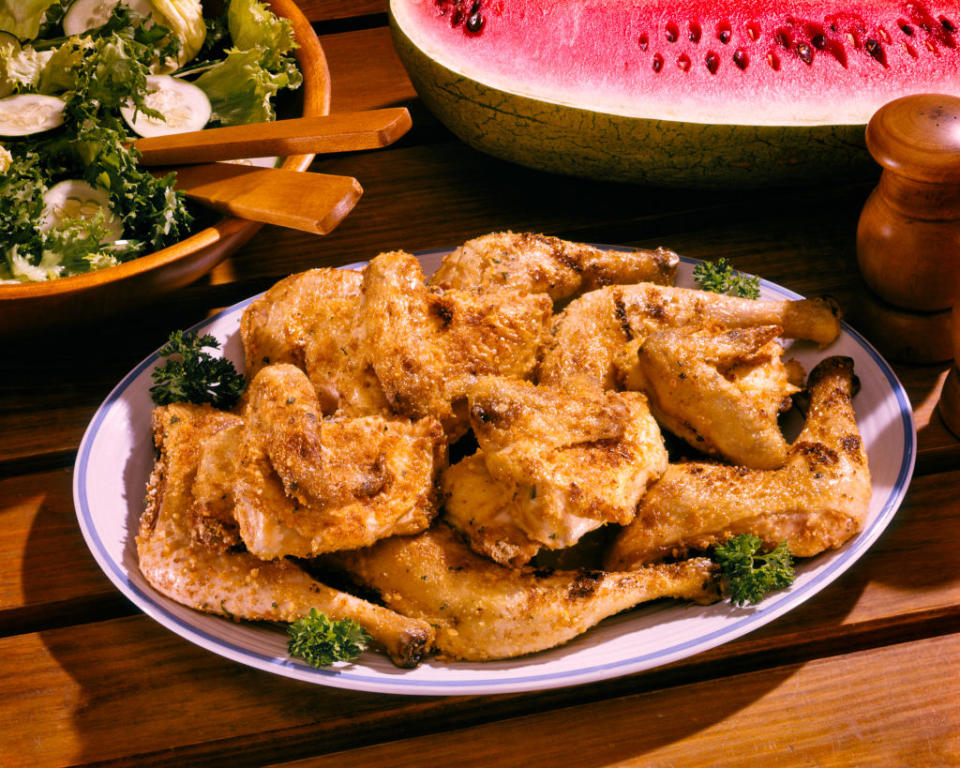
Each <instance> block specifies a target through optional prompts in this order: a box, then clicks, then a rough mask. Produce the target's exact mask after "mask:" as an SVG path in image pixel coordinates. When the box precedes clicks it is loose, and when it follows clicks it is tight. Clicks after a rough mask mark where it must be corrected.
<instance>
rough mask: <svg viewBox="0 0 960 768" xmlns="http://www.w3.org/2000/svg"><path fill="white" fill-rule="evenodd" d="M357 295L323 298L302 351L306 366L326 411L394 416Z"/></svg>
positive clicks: (344, 413) (349, 416)
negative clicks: (321, 307)
mask: <svg viewBox="0 0 960 768" xmlns="http://www.w3.org/2000/svg"><path fill="white" fill-rule="evenodd" d="M376 352H377V348H376V344H367V341H366V334H365V333H364V325H363V314H362V312H361V308H360V299H359V296H358V297H356V298H350V299H338V300H330V301H327V302H325V304H324V306H323V314H322V315H321V316H319V317H317V318H315V321H314V324H313V326H312V327H311V329H310V335H309V337H308V339H307V343H306V350H305V354H304V365H303V368H304V370H306V372H307V375H308V376H309V377H310V383H311V384H313V387H314V389H315V390H316V391H317V397H318V398H319V400H320V405H321V407H322V409H323V412H324V414H333V413H336V414H337V415H338V416H342V417H345V418H352V417H356V416H383V417H390V416H391V415H392V414H393V411H392V410H391V408H390V403H389V402H388V401H387V397H386V395H384V393H383V388H382V387H381V386H380V382H379V381H378V380H377V375H376V374H375V373H374V371H373V364H372V362H371V355H375V354H376Z"/></svg>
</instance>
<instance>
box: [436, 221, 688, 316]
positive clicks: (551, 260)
mask: <svg viewBox="0 0 960 768" xmlns="http://www.w3.org/2000/svg"><path fill="white" fill-rule="evenodd" d="M679 263H680V258H679V257H678V256H677V254H675V253H674V252H673V251H668V250H666V249H664V248H657V249H656V250H653V251H649V250H639V249H638V250H634V251H632V252H630V251H608V250H601V249H599V248H594V247H593V246H590V245H584V244H583V243H572V242H570V241H568V240H561V239H560V238H558V237H548V236H546V235H537V234H533V233H529V232H522V233H515V232H495V233H492V234H489V235H483V236H482V237H476V238H474V239H473V240H468V241H467V242H466V243H464V244H463V245H461V246H460V247H459V248H457V249H456V250H455V251H452V252H451V253H448V254H447V255H446V256H444V258H443V261H442V263H441V264H440V267H439V268H438V269H437V271H436V272H435V273H434V274H433V276H432V277H431V278H430V281H429V282H430V285H435V286H437V287H439V288H443V289H450V288H457V289H459V290H465V291H479V292H484V291H488V290H491V289H496V288H510V289H513V290H517V291H520V292H522V293H546V294H548V295H549V296H550V298H552V299H553V300H555V301H557V300H560V299H568V298H570V297H571V296H575V295H577V294H579V293H582V292H583V291H590V290H593V289H594V288H599V287H601V286H604V285H612V284H614V283H639V282H651V283H659V284H662V285H673V283H674V281H675V280H676V277H677V264H679Z"/></svg>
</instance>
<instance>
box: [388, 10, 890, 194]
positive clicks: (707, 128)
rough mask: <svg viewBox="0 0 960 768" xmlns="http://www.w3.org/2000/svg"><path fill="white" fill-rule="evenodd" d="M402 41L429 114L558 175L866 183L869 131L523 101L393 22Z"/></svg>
mask: <svg viewBox="0 0 960 768" xmlns="http://www.w3.org/2000/svg"><path fill="white" fill-rule="evenodd" d="M390 26H391V30H392V33H393V42H394V46H395V48H396V50H397V53H398V55H399V56H400V60H401V61H402V62H403V64H404V66H405V67H406V69H407V73H408V74H409V76H410V80H411V82H412V83H413V86H414V88H415V89H416V91H417V93H418V95H419V96H420V98H421V99H422V100H423V102H424V104H425V105H426V106H427V108H428V109H429V110H430V111H431V112H432V113H433V114H434V115H436V117H437V118H438V119H439V120H440V121H441V122H442V123H443V124H444V125H446V126H447V128H449V129H450V130H451V131H452V132H453V133H454V134H455V135H456V136H457V137H458V138H459V139H461V140H462V141H463V142H465V143H466V144H468V145H470V146H471V147H474V148H475V149H478V150H480V151H482V152H485V153H487V154H490V155H493V156H495V157H499V158H502V159H504V160H509V161H511V162H513V163H517V164H519V165H523V166H527V167H530V168H535V169H537V170H541V171H548V172H551V173H557V174H564V175H571V176H579V177H583V178H591V179H601V180H607V181H623V182H634V183H641V184H650V185H657V186H672V187H691V188H726V187H729V188H738V189H748V188H759V187H769V186H781V185H782V186H786V185H790V184H795V183H812V182H815V181H818V180H819V181H832V182H836V181H844V180H851V179H857V178H866V177H868V176H870V175H872V174H873V173H875V172H876V164H875V163H874V162H873V161H872V159H871V158H870V155H869V153H868V152H867V150H866V145H865V141H864V136H865V130H866V126H865V125H858V124H854V125H851V124H839V125H838V124H814V125H810V126H795V125H791V126H776V125H773V126H771V125H730V124H711V123H692V122H679V121H672V120H657V119H647V118H640V117H628V116H623V115H615V114H610V113H606V112H598V111H594V110H590V109H583V108H579V107H572V106H567V105H563V104H557V103H553V102H549V101H543V100H539V99H535V98H530V97H528V96H521V95H518V94H515V93H510V92H508V91H504V90H501V89H498V88H496V87H495V86H493V85H490V84H485V83H481V82H479V81H477V80H474V79H471V78H469V77H465V76H463V75H461V74H458V73H456V72H454V71H452V70H450V69H448V68H447V67H445V66H443V65H442V64H440V63H439V62H437V61H436V60H434V59H433V58H431V57H430V56H428V55H427V54H425V53H424V52H423V51H422V50H420V49H419V48H418V47H417V46H416V45H415V44H414V43H413V41H412V40H410V38H409V37H408V36H407V35H406V34H405V33H404V31H403V30H402V29H401V28H400V26H399V25H398V24H397V23H396V20H395V19H394V17H393V15H392V14H391V16H390Z"/></svg>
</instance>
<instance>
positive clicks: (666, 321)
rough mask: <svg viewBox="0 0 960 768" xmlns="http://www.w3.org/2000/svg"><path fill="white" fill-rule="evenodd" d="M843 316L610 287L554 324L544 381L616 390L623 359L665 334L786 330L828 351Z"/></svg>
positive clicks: (831, 307) (802, 303)
mask: <svg viewBox="0 0 960 768" xmlns="http://www.w3.org/2000/svg"><path fill="white" fill-rule="evenodd" d="M838 314H839V310H838V308H837V306H836V305H835V304H834V303H833V302H832V301H829V300H826V299H801V300H798V301H758V300H754V299H741V298H737V297H735V296H726V295H721V294H718V293H711V292H709V291H698V290H693V289H689V288H670V287H665V286H661V285H653V284H651V283H639V284H637V285H624V286H621V285H614V286H608V287H606V288H600V289H598V290H596V291H591V292H590V293H586V294H584V295H583V296H581V297H580V298H578V299H574V300H573V301H572V302H570V304H569V305H568V306H567V307H566V309H564V311H563V312H562V313H560V314H559V315H557V316H556V317H555V318H554V321H553V326H552V329H551V334H552V338H551V340H550V342H549V344H548V345H547V347H546V349H545V350H544V353H543V360H542V362H541V363H540V367H539V371H538V376H539V381H540V383H541V384H552V385H554V386H560V387H563V386H569V384H570V382H572V381H586V382H588V383H592V384H593V385H594V386H601V387H603V388H607V389H608V388H611V387H613V386H614V384H615V371H614V365H613V361H614V357H615V356H616V354H617V352H618V351H619V350H620V349H621V348H622V347H623V346H624V345H625V344H627V343H629V342H630V341H632V340H633V339H636V338H644V337H646V336H649V335H650V334H651V333H653V332H654V331H657V330H661V329H664V328H678V327H681V326H689V325H695V326H702V325H704V324H708V323H709V324H719V325H725V326H727V327H730V328H746V327H750V326H755V325H779V326H780V327H781V328H783V335H784V336H786V337H787V338H791V339H808V340H810V341H815V342H817V343H818V344H820V345H821V346H824V345H826V344H829V343H830V342H831V341H833V340H834V339H835V338H836V337H837V336H838V335H839V333H840V321H839V320H838V319H837V318H838Z"/></svg>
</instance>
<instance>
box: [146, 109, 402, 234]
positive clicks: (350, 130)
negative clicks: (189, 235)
mask: <svg viewBox="0 0 960 768" xmlns="http://www.w3.org/2000/svg"><path fill="white" fill-rule="evenodd" d="M410 126H411V121H410V113H409V112H408V111H407V110H406V109H404V108H402V107H399V108H391V109H375V110H366V111H363V112H341V113H336V114H332V115H323V116H319V117H298V118H293V119H290V120H276V121H274V122H270V123H255V124H252V125H236V126H229V127H225V128H209V129H206V130H202V131H191V132H188V133H174V134H168V135H166V136H153V137H149V138H142V139H137V140H136V141H135V142H134V147H135V148H136V149H137V150H138V151H139V152H140V160H139V162H140V163H141V164H142V165H149V166H165V167H170V166H178V167H177V168H176V169H175V170H176V173H177V181H176V188H177V189H178V190H179V191H180V192H183V194H185V195H186V196H187V197H189V198H192V199H194V200H196V201H197V202H199V203H202V204H204V205H208V206H210V207H212V208H214V209H216V210H218V211H221V212H223V213H227V214H230V215H233V216H237V217H239V218H242V219H248V220H250V221H259V222H263V223H265V224H275V225H277V226H281V227H289V228H292V229H299V230H303V231H305V232H312V233H314V234H321V235H323V234H327V233H328V232H330V231H331V230H332V229H333V228H334V227H336V226H337V225H338V224H339V223H340V222H341V221H342V220H343V219H344V217H345V216H346V215H347V214H348V213H349V212H350V211H351V210H352V209H353V207H354V205H356V203H357V201H358V200H359V199H360V196H361V195H362V194H363V188H362V187H361V186H360V183H359V182H358V181H357V180H356V179H355V178H353V177H351V176H335V175H330V174H322V173H310V172H300V171H291V170H287V169H284V168H258V167H251V166H245V165H235V164H228V163H220V162H216V161H219V160H240V159H245V158H250V157H260V156H264V155H277V156H281V157H283V156H287V155H298V154H320V153H323V154H327V153H332V152H355V151H359V150H365V149H379V148H381V147H385V146H388V145H390V144H392V143H393V142H395V141H396V140H397V139H399V138H400V137H401V136H403V135H404V134H405V133H406V132H407V131H408V130H410Z"/></svg>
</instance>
